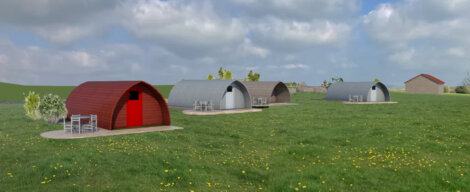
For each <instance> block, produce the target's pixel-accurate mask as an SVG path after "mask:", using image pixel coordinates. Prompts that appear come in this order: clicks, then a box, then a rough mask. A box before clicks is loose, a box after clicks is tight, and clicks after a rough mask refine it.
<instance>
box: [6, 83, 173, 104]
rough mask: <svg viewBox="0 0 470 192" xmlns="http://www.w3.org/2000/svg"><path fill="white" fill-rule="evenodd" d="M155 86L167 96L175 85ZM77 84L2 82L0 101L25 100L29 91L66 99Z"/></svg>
mask: <svg viewBox="0 0 470 192" xmlns="http://www.w3.org/2000/svg"><path fill="white" fill-rule="evenodd" d="M154 87H155V88H157V90H158V91H159V92H160V93H161V94H162V95H163V96H164V97H165V98H167V97H168V95H169V94H170V91H171V88H173V85H154ZM74 88H75V86H25V85H17V84H10V83H2V82H0V90H2V91H1V94H0V101H23V100H24V96H23V94H25V95H26V94H28V93H29V91H34V92H36V93H39V95H40V96H41V97H42V96H43V95H45V94H49V93H53V94H56V95H59V96H60V98H63V99H66V98H67V96H68V95H69V94H70V92H72V90H73V89H74Z"/></svg>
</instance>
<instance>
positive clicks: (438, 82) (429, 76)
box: [405, 73, 445, 84]
mask: <svg viewBox="0 0 470 192" xmlns="http://www.w3.org/2000/svg"><path fill="white" fill-rule="evenodd" d="M419 76H423V77H426V78H427V79H429V80H431V81H433V82H435V83H437V84H444V83H445V82H444V81H441V80H440V79H438V78H436V77H434V76H432V75H428V74H424V73H422V74H419V75H417V76H415V77H413V78H411V79H410V80H408V81H405V83H408V82H409V81H411V80H413V79H415V78H417V77H419Z"/></svg>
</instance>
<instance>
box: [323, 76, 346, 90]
mask: <svg viewBox="0 0 470 192" xmlns="http://www.w3.org/2000/svg"><path fill="white" fill-rule="evenodd" d="M335 82H344V80H343V78H342V77H339V78H334V77H332V78H331V82H328V83H327V84H326V88H327V89H328V88H330V86H331V84H333V83H335ZM325 83H326V80H324V81H323V84H325Z"/></svg>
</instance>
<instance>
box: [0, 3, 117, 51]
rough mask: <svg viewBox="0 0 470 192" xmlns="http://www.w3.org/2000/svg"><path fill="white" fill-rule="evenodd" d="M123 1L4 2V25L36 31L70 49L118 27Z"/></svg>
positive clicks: (1, 8) (1, 13) (0, 16)
mask: <svg viewBox="0 0 470 192" xmlns="http://www.w3.org/2000/svg"><path fill="white" fill-rule="evenodd" d="M119 2H120V1H119V0H109V1H101V0H87V1H62V0H35V1H28V0H15V1H0V23H2V24H6V25H9V26H13V27H16V28H20V29H24V30H30V31H34V32H35V33H36V34H39V35H41V36H42V37H44V38H46V39H48V40H50V41H52V42H53V43H57V44H63V45H68V44H71V43H73V42H76V41H78V40H80V39H82V38H86V37H90V36H94V35H97V34H100V33H102V32H103V31H104V29H105V28H106V27H108V26H110V25H111V24H112V23H115V21H113V20H114V18H115V15H114V14H115V13H114V11H115V10H116V7H117V5H119Z"/></svg>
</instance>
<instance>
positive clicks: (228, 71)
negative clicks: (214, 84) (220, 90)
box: [223, 70, 233, 79]
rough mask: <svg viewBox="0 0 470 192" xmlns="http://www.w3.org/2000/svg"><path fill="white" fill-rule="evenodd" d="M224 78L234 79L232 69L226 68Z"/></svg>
mask: <svg viewBox="0 0 470 192" xmlns="http://www.w3.org/2000/svg"><path fill="white" fill-rule="evenodd" d="M223 79H233V77H232V72H230V70H224V74H223Z"/></svg>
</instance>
